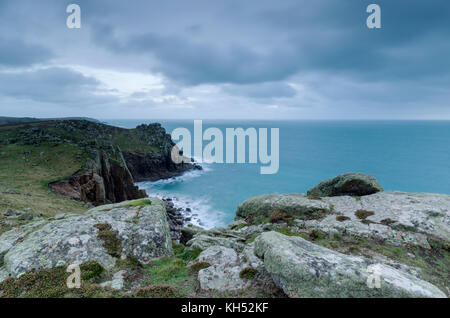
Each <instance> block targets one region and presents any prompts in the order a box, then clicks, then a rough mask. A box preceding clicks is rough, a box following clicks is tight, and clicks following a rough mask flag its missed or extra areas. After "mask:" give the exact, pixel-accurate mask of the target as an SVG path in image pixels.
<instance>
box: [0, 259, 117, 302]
mask: <svg viewBox="0 0 450 318" xmlns="http://www.w3.org/2000/svg"><path fill="white" fill-rule="evenodd" d="M83 268H85V269H89V270H91V271H90V272H89V271H88V272H89V273H90V274H89V275H88V276H92V275H93V276H92V277H91V278H93V277H94V276H95V275H97V274H98V270H99V268H98V267H97V266H95V265H94V264H93V263H90V264H82V265H81V266H80V269H81V270H82V275H83ZM94 269H95V270H94ZM69 275H71V274H70V273H67V272H66V267H64V266H59V267H55V268H52V269H46V270H42V271H38V272H34V271H29V272H27V273H25V274H23V275H22V276H20V277H19V278H8V279H6V280H5V281H3V282H2V283H0V290H1V291H2V292H3V294H1V297H5V298H11V297H21V298H63V297H82V298H94V297H124V295H123V294H122V293H120V292H117V291H113V290H108V289H104V288H101V287H99V286H97V285H94V284H92V283H90V282H89V281H86V280H82V281H81V287H80V288H73V289H69V288H68V287H67V279H68V277H69Z"/></svg>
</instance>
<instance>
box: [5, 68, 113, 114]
mask: <svg viewBox="0 0 450 318" xmlns="http://www.w3.org/2000/svg"><path fill="white" fill-rule="evenodd" d="M98 85H99V83H98V81H97V80H95V79H93V78H90V77H86V76H84V75H82V74H81V73H78V72H75V71H73V70H70V69H66V68H58V67H53V68H48V69H40V70H35V71H25V72H14V73H9V72H8V73H5V72H3V73H0V95H2V96H5V97H9V98H15V99H25V100H30V101H36V102H45V103H57V104H59V105H78V106H80V107H83V105H85V104H86V103H89V104H91V103H93V102H99V101H102V100H103V101H105V98H102V97H99V96H96V95H95V93H96V92H99V91H100V90H99V87H98Z"/></svg>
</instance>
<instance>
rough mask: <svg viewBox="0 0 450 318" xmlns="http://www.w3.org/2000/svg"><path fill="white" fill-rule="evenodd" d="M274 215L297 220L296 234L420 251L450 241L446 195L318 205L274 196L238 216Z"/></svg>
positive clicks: (341, 199) (393, 195)
mask: <svg viewBox="0 0 450 318" xmlns="http://www.w3.org/2000/svg"><path fill="white" fill-rule="evenodd" d="M277 209H281V210H283V211H285V212H287V213H288V214H290V215H293V216H295V217H297V219H296V220H295V224H297V225H298V226H299V227H300V228H306V229H318V230H322V231H324V232H326V233H331V234H333V233H339V232H340V233H344V232H345V233H346V234H351V235H356V236H362V237H370V238H374V239H382V240H387V241H389V242H390V243H392V244H397V245H401V244H412V245H419V246H422V247H429V245H428V240H429V239H438V240H442V241H446V242H449V241H450V195H446V194H431V193H405V192H388V191H385V192H379V193H375V194H372V195H366V196H363V197H360V198H354V197H351V196H338V197H326V198H321V199H319V200H318V199H310V198H308V197H307V196H305V195H301V194H280V195H278V194H273V195H263V196H258V197H254V198H251V199H249V200H247V201H245V202H243V203H241V204H240V205H239V207H238V210H237V212H236V214H237V215H238V216H239V217H248V215H254V216H257V215H263V216H267V215H269V214H270V213H271V212H273V211H275V210H277ZM313 209H316V211H317V209H318V210H322V211H327V214H325V213H322V214H321V216H322V218H316V215H317V212H316V213H310V212H309V213H308V211H311V210H313ZM305 211H306V213H304V212H305ZM302 212H303V213H302Z"/></svg>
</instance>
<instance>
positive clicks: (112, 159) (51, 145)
mask: <svg viewBox="0 0 450 318" xmlns="http://www.w3.org/2000/svg"><path fill="white" fill-rule="evenodd" d="M173 146H174V143H173V142H172V140H171V137H170V135H168V134H167V133H166V131H165V129H164V128H163V127H162V126H161V125H160V124H158V123H155V124H150V125H145V124H143V125H140V126H138V127H136V128H135V129H124V128H119V127H114V126H109V125H105V124H101V123H98V122H93V121H88V120H52V121H41V122H32V123H25V124H22V123H20V124H16V125H5V126H0V150H1V151H0V152H1V156H0V160H2V163H3V162H4V163H5V164H4V167H5V170H4V171H2V175H3V174H4V175H5V177H7V178H10V179H11V182H9V186H10V187H11V185H14V183H15V181H16V180H17V178H22V177H23V175H24V174H28V175H30V179H33V178H34V177H36V178H42V177H43V175H45V174H47V171H38V172H36V170H37V169H43V168H45V167H47V168H48V170H49V172H48V174H51V173H53V174H54V172H55V171H57V172H56V174H55V175H54V176H45V177H46V178H45V179H44V178H42V179H44V180H39V182H40V183H41V184H42V183H45V186H48V188H49V189H50V190H51V191H52V192H54V193H56V194H58V195H60V196H63V197H66V198H69V199H71V200H76V201H79V202H85V203H88V204H91V205H94V206H99V205H102V204H109V203H117V202H122V201H125V200H132V199H139V198H144V197H146V193H145V191H144V190H140V189H138V187H136V186H135V184H134V183H135V182H137V181H143V180H153V181H154V180H158V179H164V178H170V177H173V176H177V175H180V174H182V173H183V172H185V171H187V170H191V169H201V167H200V166H198V165H196V164H195V163H184V164H183V163H181V164H175V163H173V162H172V160H171V150H172V147H173ZM64 163H65V164H66V165H65V166H63V164H64ZM19 164H20V166H19ZM8 166H9V167H8ZM60 166H61V167H60ZM11 168H12V169H11ZM59 168H61V169H59ZM14 169H16V170H17V171H14ZM58 170H64V171H63V172H60V173H58ZM67 173H69V175H64V174H67ZM19 174H20V175H19ZM36 174H37V175H36ZM35 175H36V176H35ZM47 177H53V179H54V180H51V178H47ZM5 183H6V182H5ZM2 186H3V185H2ZM4 186H5V187H6V184H5V185H4ZM18 187H19V186H18ZM0 190H3V191H2V192H3V194H5V195H8V194H11V193H9V192H11V191H10V190H11V189H0ZM26 190H29V187H27V189H26ZM40 190H42V189H40ZM16 192H20V191H16ZM41 192H42V191H41ZM31 194H32V195H34V193H31ZM40 194H41V193H39V194H36V196H38V195H40ZM42 195H45V194H44V193H42ZM39 200H40V201H42V198H41V199H39ZM28 201H30V202H29V203H30V204H31V205H32V202H33V200H28ZM8 203H9V204H7V203H4V205H7V206H9V207H10V206H14V204H13V202H8ZM0 205H2V203H1V202H0Z"/></svg>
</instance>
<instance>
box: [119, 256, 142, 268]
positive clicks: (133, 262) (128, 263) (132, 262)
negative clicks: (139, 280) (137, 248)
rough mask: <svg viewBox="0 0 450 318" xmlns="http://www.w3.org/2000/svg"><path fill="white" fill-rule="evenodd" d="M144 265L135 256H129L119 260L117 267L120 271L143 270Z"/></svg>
mask: <svg viewBox="0 0 450 318" xmlns="http://www.w3.org/2000/svg"><path fill="white" fill-rule="evenodd" d="M142 266H143V265H142V263H141V262H140V261H139V259H138V258H137V257H136V256H134V255H128V256H127V257H126V258H125V259H122V258H119V259H118V260H117V261H116V267H117V268H119V269H127V268H131V269H135V268H142Z"/></svg>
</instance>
